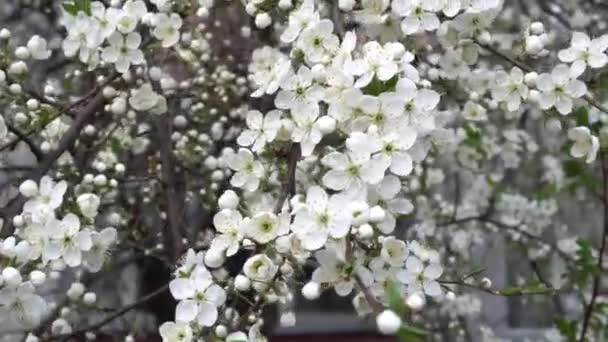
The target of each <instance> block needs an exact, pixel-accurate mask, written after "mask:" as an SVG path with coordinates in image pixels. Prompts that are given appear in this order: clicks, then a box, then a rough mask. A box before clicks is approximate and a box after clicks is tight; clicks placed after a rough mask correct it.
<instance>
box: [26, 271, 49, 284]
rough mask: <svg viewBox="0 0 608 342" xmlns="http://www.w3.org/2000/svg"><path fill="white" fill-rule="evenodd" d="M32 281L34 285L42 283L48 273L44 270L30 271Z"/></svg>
mask: <svg viewBox="0 0 608 342" xmlns="http://www.w3.org/2000/svg"><path fill="white" fill-rule="evenodd" d="M30 281H31V282H32V284H34V285H42V284H44V282H45V281H46V274H44V272H42V271H38V270H34V271H32V272H31V273H30Z"/></svg>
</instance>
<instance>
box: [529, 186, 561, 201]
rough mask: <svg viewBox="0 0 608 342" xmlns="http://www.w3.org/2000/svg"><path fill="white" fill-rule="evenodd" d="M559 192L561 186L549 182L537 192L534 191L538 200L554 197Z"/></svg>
mask: <svg viewBox="0 0 608 342" xmlns="http://www.w3.org/2000/svg"><path fill="white" fill-rule="evenodd" d="M558 193H559V188H558V187H557V185H556V184H555V183H547V184H545V185H543V186H542V187H541V188H540V189H539V190H538V191H536V193H534V198H535V199H537V200H546V199H549V198H552V197H554V196H555V195H557V194H558Z"/></svg>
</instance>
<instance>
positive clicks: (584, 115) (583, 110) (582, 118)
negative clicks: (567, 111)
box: [574, 107, 589, 126]
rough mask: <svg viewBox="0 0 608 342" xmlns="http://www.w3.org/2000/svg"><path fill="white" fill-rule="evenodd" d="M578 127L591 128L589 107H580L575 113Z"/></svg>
mask: <svg viewBox="0 0 608 342" xmlns="http://www.w3.org/2000/svg"><path fill="white" fill-rule="evenodd" d="M574 117H575V118H576V125H577V126H589V111H588V110H587V107H578V108H577V109H576V110H575V111H574Z"/></svg>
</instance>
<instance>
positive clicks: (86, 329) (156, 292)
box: [49, 283, 169, 342]
mask: <svg viewBox="0 0 608 342" xmlns="http://www.w3.org/2000/svg"><path fill="white" fill-rule="evenodd" d="M167 289H169V284H168V283H167V284H165V285H163V286H161V287H159V288H158V289H156V290H154V291H152V292H151V293H149V294H147V295H145V296H143V297H141V298H140V299H139V300H137V301H135V302H133V303H131V304H129V305H127V306H125V307H123V308H122V309H120V310H117V311H116V312H114V313H112V314H110V315H108V316H107V317H106V318H104V319H102V320H101V321H99V322H97V323H94V324H91V325H89V326H86V327H84V328H82V329H79V330H76V331H74V332H72V333H70V334H66V335H56V336H51V337H49V341H53V340H62V341H64V342H65V341H69V340H70V339H72V338H75V337H78V336H82V335H84V334H85V333H87V332H90V331H96V330H99V329H101V328H102V327H103V326H105V325H107V324H108V323H110V322H112V321H114V320H115V319H117V318H120V317H121V316H123V315H125V314H126V313H128V312H129V311H131V310H133V309H135V308H137V307H138V306H140V305H142V304H145V303H146V302H147V301H149V300H150V299H152V298H154V297H156V296H159V295H161V294H162V293H163V292H165V291H167Z"/></svg>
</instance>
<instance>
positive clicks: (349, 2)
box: [338, 0, 355, 12]
mask: <svg viewBox="0 0 608 342" xmlns="http://www.w3.org/2000/svg"><path fill="white" fill-rule="evenodd" d="M338 7H339V8H340V10H342V11H344V12H350V11H352V10H353V7H355V0H339V1H338Z"/></svg>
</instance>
